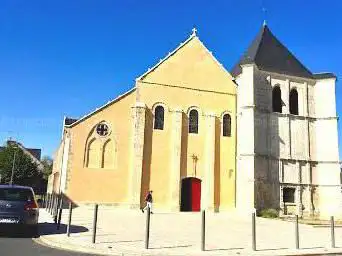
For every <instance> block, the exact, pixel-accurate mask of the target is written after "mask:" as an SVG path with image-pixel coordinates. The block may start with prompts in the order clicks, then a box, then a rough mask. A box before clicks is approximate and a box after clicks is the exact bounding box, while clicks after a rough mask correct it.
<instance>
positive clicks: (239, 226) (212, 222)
mask: <svg viewBox="0 0 342 256" xmlns="http://www.w3.org/2000/svg"><path fill="white" fill-rule="evenodd" d="M67 219H68V210H67V209H65V210H63V216H62V223H63V225H61V229H60V230H59V231H57V230H56V225H54V224H52V222H53V221H52V218H51V216H50V215H49V213H47V212H46V211H45V210H44V209H41V210H40V238H39V240H40V241H41V242H43V243H44V244H46V245H49V246H52V247H57V248H63V249H70V250H75V251H80V252H88V253H94V254H96V255H100V254H107V255H300V254H304V255H315V254H328V253H342V228H335V239H336V242H335V244H336V248H334V249H331V248H329V247H330V229H329V228H325V227H324V228H323V227H322V228H317V227H312V226H308V225H302V224H300V225H299V231H300V248H301V249H300V250H296V249H294V248H295V238H294V223H291V222H284V221H280V220H270V219H263V218H257V220H256V237H257V240H256V245H257V251H252V250H251V247H252V246H251V242H252V238H251V220H250V218H243V217H239V216H229V215H227V214H226V213H207V214H206V251H204V252H202V251H201V250H200V248H201V245H200V243H201V214H200V213H158V212H157V213H155V214H153V215H151V233H150V246H149V248H150V249H148V250H146V249H144V246H145V244H144V241H145V224H146V215H145V214H142V213H141V211H133V210H121V209H120V210H119V209H113V208H110V207H102V206H99V212H98V225H97V236H96V243H95V244H92V225H93V224H92V221H93V208H91V207H79V208H76V209H74V210H73V216H72V228H71V235H70V237H67V236H66V234H65V233H66V225H65V224H66V223H67Z"/></svg>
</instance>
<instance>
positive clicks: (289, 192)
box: [283, 188, 296, 203]
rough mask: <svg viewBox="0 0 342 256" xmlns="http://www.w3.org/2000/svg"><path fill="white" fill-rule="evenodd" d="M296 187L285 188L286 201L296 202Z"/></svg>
mask: <svg viewBox="0 0 342 256" xmlns="http://www.w3.org/2000/svg"><path fill="white" fill-rule="evenodd" d="M295 192H296V189H295V188H283V201H284V203H295Z"/></svg>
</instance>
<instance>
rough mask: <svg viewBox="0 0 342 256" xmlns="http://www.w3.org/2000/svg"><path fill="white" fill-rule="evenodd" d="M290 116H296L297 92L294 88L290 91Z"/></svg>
mask: <svg viewBox="0 0 342 256" xmlns="http://www.w3.org/2000/svg"><path fill="white" fill-rule="evenodd" d="M290 114H293V115H298V92H297V90H296V89H294V88H293V89H291V91H290Z"/></svg>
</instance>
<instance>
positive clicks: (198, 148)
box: [137, 38, 236, 209]
mask: <svg viewBox="0 0 342 256" xmlns="http://www.w3.org/2000/svg"><path fill="white" fill-rule="evenodd" d="M137 86H138V90H139V101H141V102H143V103H145V104H146V105H147V108H148V113H149V114H148V116H149V118H148V120H149V121H148V124H149V126H150V127H149V129H148V133H147V134H145V136H147V139H145V142H146V144H145V150H147V151H148V152H150V154H151V157H150V158H151V161H150V168H151V169H150V170H151V174H150V180H149V182H150V183H149V186H148V185H147V184H145V190H147V188H148V187H149V188H150V189H152V190H153V191H154V201H155V203H156V205H157V206H160V207H168V205H170V204H171V202H170V195H169V193H170V182H169V177H170V176H171V173H170V171H171V166H172V164H171V163H170V161H171V160H172V158H170V156H171V155H172V150H173V148H172V146H173V141H172V134H171V130H172V129H173V127H172V111H173V110H175V109H181V110H182V111H183V113H184V114H183V122H182V123H183V128H182V130H183V132H182V157H181V169H180V173H181V176H182V177H194V176H195V173H194V163H193V160H192V158H191V156H192V155H196V156H197V157H198V159H199V160H198V162H197V164H196V177H199V178H203V173H204V168H205V159H206V156H205V152H206V151H205V147H206V145H205V139H206V123H205V122H206V119H205V115H206V114H208V113H213V114H215V116H216V138H215V141H216V142H215V151H216V152H215V176H216V177H215V206H216V207H217V208H218V206H220V208H222V209H224V208H231V207H234V206H235V148H236V129H235V127H236V118H235V116H236V88H235V84H234V82H233V81H232V79H231V76H230V75H229V74H228V72H226V71H225V70H224V69H223V68H222V67H221V66H220V65H219V63H217V62H216V61H215V60H214V59H213V57H212V56H211V54H210V53H209V52H208V50H207V49H206V48H205V47H204V46H203V44H202V43H201V42H200V41H199V40H198V39H197V38H193V39H192V40H191V41H190V42H189V43H188V44H187V45H186V46H184V47H182V48H181V49H179V50H178V51H177V52H176V53H175V55H173V56H171V57H170V58H169V59H168V60H166V61H165V62H164V63H162V64H161V65H159V66H158V67H157V68H156V69H155V70H153V71H152V72H151V73H149V74H147V75H146V76H145V77H143V78H142V81H138V83H137ZM158 104H160V105H163V106H164V108H165V124H164V130H153V127H152V125H153V112H154V107H155V106H156V105H158ZM192 108H196V109H197V110H198V112H199V132H198V134H189V133H188V118H187V116H188V113H189V110H190V109H192ZM223 113H229V114H230V115H231V118H232V136H231V137H223V136H222V123H221V121H222V120H221V118H222V115H223ZM146 164H147V163H146ZM147 165H148V164H147ZM145 168H146V169H145V172H144V173H146V172H148V171H149V170H148V167H146V166H145ZM202 190H203V188H202Z"/></svg>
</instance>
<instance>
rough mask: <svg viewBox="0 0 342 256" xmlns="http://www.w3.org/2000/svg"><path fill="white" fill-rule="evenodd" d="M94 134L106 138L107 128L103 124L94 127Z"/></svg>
mask: <svg viewBox="0 0 342 256" xmlns="http://www.w3.org/2000/svg"><path fill="white" fill-rule="evenodd" d="M96 133H97V134H98V135H100V136H107V135H108V133H109V127H108V125H107V124H105V123H101V124H98V125H97V127H96Z"/></svg>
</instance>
